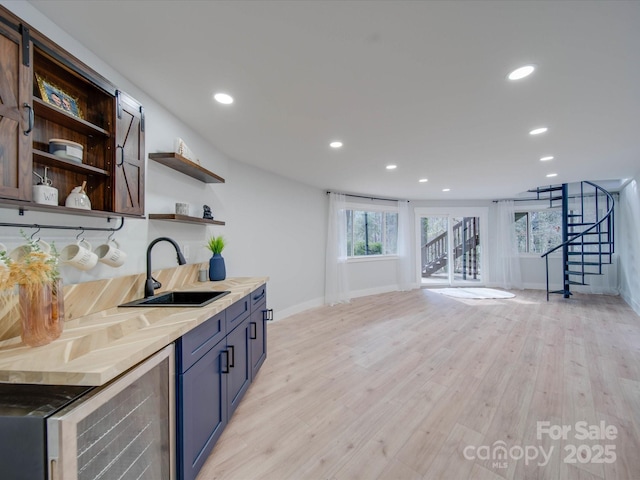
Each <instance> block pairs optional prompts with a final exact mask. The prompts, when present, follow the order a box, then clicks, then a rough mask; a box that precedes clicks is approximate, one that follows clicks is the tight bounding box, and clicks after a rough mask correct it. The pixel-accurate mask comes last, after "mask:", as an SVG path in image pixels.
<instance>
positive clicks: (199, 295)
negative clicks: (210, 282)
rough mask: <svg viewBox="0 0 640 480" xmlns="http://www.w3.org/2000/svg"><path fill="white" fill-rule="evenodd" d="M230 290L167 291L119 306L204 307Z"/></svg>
mask: <svg viewBox="0 0 640 480" xmlns="http://www.w3.org/2000/svg"><path fill="white" fill-rule="evenodd" d="M229 293H230V292H228V291H226V292H167V293H162V294H160V295H156V296H154V297H149V298H141V299H139V300H134V301H133V302H129V303H125V304H123V305H118V306H119V307H204V306H205V305H208V304H210V303H211V302H213V301H214V300H217V299H219V298H222V297H224V296H225V295H227V294H229Z"/></svg>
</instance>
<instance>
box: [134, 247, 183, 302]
mask: <svg viewBox="0 0 640 480" xmlns="http://www.w3.org/2000/svg"><path fill="white" fill-rule="evenodd" d="M162 241H165V242H169V243H170V244H171V245H173V247H174V248H175V249H176V253H177V254H178V265H184V264H185V263H187V261H186V260H185V259H184V255H182V252H181V251H180V247H179V246H178V244H177V243H176V242H175V240H172V239H170V238H169V237H158V238H156V239H155V240H153V241H152V242H151V243H150V244H149V246H148V247H147V280H146V281H145V282H144V298H149V297H153V292H154V290H155V289H156V288H160V287H161V286H162V284H161V283H160V282H159V281H157V280H156V279H155V278H153V277H152V276H151V249H152V248H153V246H154V245H155V244H156V243H158V242H162Z"/></svg>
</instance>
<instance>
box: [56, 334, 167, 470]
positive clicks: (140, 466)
mask: <svg viewBox="0 0 640 480" xmlns="http://www.w3.org/2000/svg"><path fill="white" fill-rule="evenodd" d="M173 376H174V359H173V345H169V346H168V347H166V348H165V349H163V350H161V351H160V352H158V353H157V354H155V355H154V356H152V357H150V358H149V359H147V360H146V361H144V362H143V363H141V364H140V365H138V366H137V367H135V368H133V369H132V370H131V371H129V372H128V373H125V374H123V375H122V376H121V377H119V378H117V379H116V380H114V381H113V382H111V383H109V384H107V385H106V386H105V387H103V388H99V389H96V390H95V391H94V392H95V393H94V392H91V393H90V394H89V395H86V396H85V397H83V398H82V399H81V400H80V401H79V402H77V403H76V404H72V405H70V406H69V407H67V408H65V409H64V410H62V411H60V412H59V413H58V414H57V415H55V416H54V417H52V418H50V419H49V420H48V440H47V443H48V445H47V449H48V456H49V479H50V480H58V479H60V480H62V479H64V480H115V479H122V480H127V479H149V480H157V479H161V478H162V479H174V478H175V474H174V469H175V462H174V454H173V451H174V448H173V435H174V432H173V423H174V420H173V417H174V415H173V401H174V395H173Z"/></svg>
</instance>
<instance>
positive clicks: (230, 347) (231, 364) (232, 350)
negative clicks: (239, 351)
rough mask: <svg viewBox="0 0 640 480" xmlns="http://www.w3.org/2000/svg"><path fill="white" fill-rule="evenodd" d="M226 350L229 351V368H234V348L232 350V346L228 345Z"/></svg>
mask: <svg viewBox="0 0 640 480" xmlns="http://www.w3.org/2000/svg"><path fill="white" fill-rule="evenodd" d="M228 348H229V350H231V362H230V363H229V366H230V367H231V368H233V367H234V366H235V365H234V362H235V361H236V354H235V348H233V345H229V347H228Z"/></svg>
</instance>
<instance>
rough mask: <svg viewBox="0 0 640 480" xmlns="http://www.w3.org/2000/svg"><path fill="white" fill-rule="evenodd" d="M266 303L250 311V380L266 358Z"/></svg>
mask: <svg viewBox="0 0 640 480" xmlns="http://www.w3.org/2000/svg"><path fill="white" fill-rule="evenodd" d="M266 313H267V303H266V302H263V303H261V304H259V305H256V306H255V308H254V309H253V310H252V311H251V319H250V322H249V342H250V347H251V348H250V353H249V356H250V358H251V380H252V381H253V379H254V378H255V376H256V375H257V374H258V370H260V367H261V366H262V364H263V363H264V361H265V359H266V358H267V325H266V322H267V320H266V317H267V316H266Z"/></svg>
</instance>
